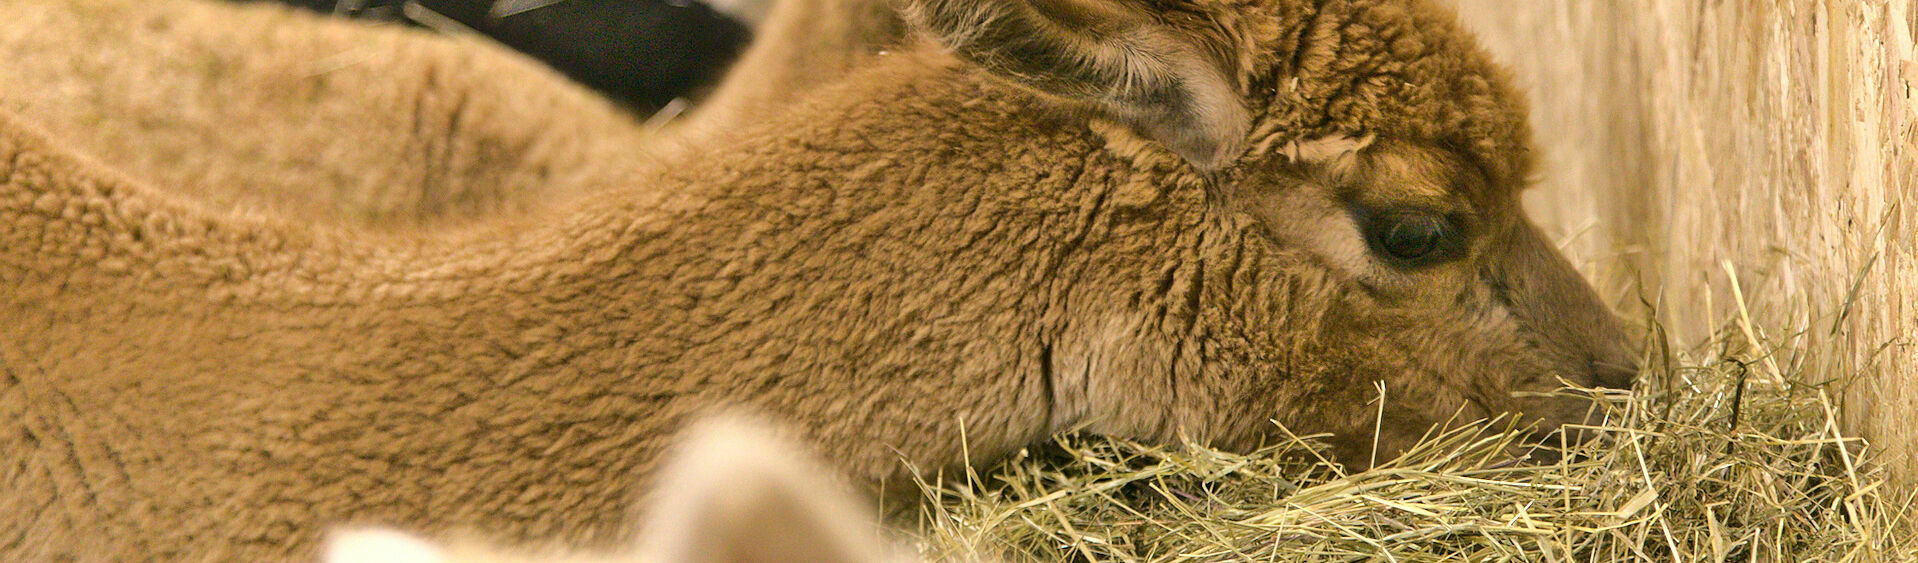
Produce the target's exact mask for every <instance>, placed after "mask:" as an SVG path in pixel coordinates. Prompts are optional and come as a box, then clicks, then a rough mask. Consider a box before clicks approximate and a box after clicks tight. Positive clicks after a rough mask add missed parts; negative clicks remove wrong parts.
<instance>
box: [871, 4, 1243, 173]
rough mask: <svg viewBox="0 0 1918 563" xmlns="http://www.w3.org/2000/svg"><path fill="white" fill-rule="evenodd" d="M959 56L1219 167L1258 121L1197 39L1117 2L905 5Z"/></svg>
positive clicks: (916, 22)
mask: <svg viewBox="0 0 1918 563" xmlns="http://www.w3.org/2000/svg"><path fill="white" fill-rule="evenodd" d="M897 1H899V2H900V4H901V6H900V11H901V13H903V14H904V15H905V17H906V19H907V20H908V21H911V22H912V23H913V24H914V25H915V26H917V27H918V28H919V29H920V30H922V31H923V32H925V33H926V34H928V35H930V36H931V37H932V38H933V39H935V40H937V41H938V42H939V43H940V44H942V45H944V46H945V47H946V48H948V49H951V50H952V51H953V52H954V53H956V54H958V55H959V56H960V57H962V58H965V59H968V60H970V61H972V62H974V63H976V64H979V65H980V66H983V67H985V68H986V69H988V70H991V71H993V72H994V73H996V74H999V75H1002V76H1005V77H1007V78H1010V79H1012V80H1013V81H1014V82H1017V83H1019V84H1022V85H1025V86H1027V87H1030V88H1033V89H1035V90H1038V91H1040V92H1044V93H1046V94H1051V95H1054V96H1059V97H1062V98H1066V99H1069V100H1074V101H1078V102H1083V103H1090V104H1092V105H1093V106H1095V107H1097V108H1099V109H1100V110H1101V111H1103V112H1104V113H1105V114H1106V115H1107V116H1108V117H1111V118H1113V119H1117V120H1119V121H1121V122H1124V123H1126V124H1127V125H1129V126H1131V127H1132V128H1133V129H1135V130H1137V131H1138V132H1139V133H1140V134H1142V135H1144V136H1145V137H1147V138H1149V139H1152V140H1153V141H1156V142H1158V143H1159V144H1160V145H1162V146H1164V147H1165V148H1167V149H1169V150H1171V151H1172V152H1174V153H1178V154H1179V155H1180V156H1183V157H1185V159H1186V160H1188V161H1190V162H1191V163H1192V164H1193V165H1195V166H1197V167H1199V168H1200V169H1202V170H1215V169H1218V168H1220V167H1222V166H1224V165H1225V164H1227V163H1229V162H1230V161H1231V160H1232V159H1234V158H1237V157H1238V156H1239V152H1240V151H1241V150H1242V147H1243V146H1244V141H1245V136H1246V131H1247V129H1248V128H1249V127H1250V119H1251V118H1250V115H1249V114H1248V113H1247V111H1246V109H1245V105H1244V103H1243V101H1242V100H1241V98H1240V95H1239V93H1238V92H1237V90H1236V89H1235V88H1234V86H1233V80H1231V79H1230V78H1228V77H1229V76H1231V73H1229V72H1228V71H1227V69H1225V68H1222V66H1221V63H1219V62H1216V61H1214V60H1213V59H1211V58H1208V57H1206V56H1205V55H1204V53H1205V52H1207V50H1206V49H1203V48H1201V45H1200V44H1199V43H1198V41H1199V40H1198V39H1196V38H1195V37H1193V36H1191V35H1190V34H1186V33H1181V32H1180V31H1179V30H1177V29H1174V28H1172V27H1171V26H1168V25H1166V24H1164V23H1160V22H1158V21H1156V20H1155V19H1154V18H1152V17H1150V16H1149V15H1147V14H1141V13H1136V12H1133V11H1131V10H1129V9H1128V8H1125V7H1122V6H1120V5H1119V4H1117V3H1115V2H1114V1H1113V0H897Z"/></svg>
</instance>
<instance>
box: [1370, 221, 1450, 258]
mask: <svg viewBox="0 0 1918 563" xmlns="http://www.w3.org/2000/svg"><path fill="white" fill-rule="evenodd" d="M1390 223H1391V226H1389V227H1387V228H1386V231H1385V233H1384V234H1383V236H1382V237H1381V240H1379V247H1380V248H1381V249H1382V250H1384V251H1385V253H1386V254H1390V255H1392V257H1393V258H1398V259H1400V260H1406V261H1411V262H1421V261H1424V260H1426V259H1427V258H1429V257H1431V256H1432V255H1433V254H1434V253H1437V252H1438V251H1439V249H1440V247H1441V246H1442V245H1443V243H1444V242H1445V234H1446V233H1445V222H1444V221H1443V220H1441V219H1439V218H1438V217H1433V216H1431V215H1413V216H1408V217H1398V218H1395V219H1392V220H1390Z"/></svg>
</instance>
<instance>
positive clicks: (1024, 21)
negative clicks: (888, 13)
mask: <svg viewBox="0 0 1918 563" xmlns="http://www.w3.org/2000/svg"><path fill="white" fill-rule="evenodd" d="M1321 4H1323V6H1321ZM1154 6H1155V7H1154V8H1153V9H1154V10H1156V11H1155V12H1153V13H1143V12H1140V11H1139V10H1141V9H1143V8H1139V7H1136V6H1133V5H1130V4H1127V5H1124V6H1121V5H1119V4H1111V5H1103V6H1099V7H1091V6H1081V5H1067V4H1063V3H1045V4H1040V5H1025V4H1017V3H1011V2H1001V1H995V0H927V1H923V2H911V3H909V5H908V6H906V8H907V9H906V12H907V13H909V14H912V15H913V16H914V18H915V19H917V20H918V22H917V24H918V25H920V26H922V27H923V29H926V30H927V31H929V32H930V35H932V36H933V37H934V38H935V39H936V40H938V42H939V43H940V44H942V45H944V46H946V48H948V49H950V50H951V51H952V52H954V53H956V54H957V55H958V56H956V57H955V56H954V55H952V54H946V53H944V52H941V51H939V50H936V49H932V48H922V49H915V50H913V51H911V52H906V53H901V54H896V55H890V56H885V57H876V58H873V59H870V60H871V61H872V62H871V63H870V64H869V66H868V67H867V68H862V69H859V70H857V71H855V72H854V73H852V74H850V75H848V76H847V77H845V78H844V79H842V80H839V81H837V82H836V83H835V84H833V85H830V86H827V87H824V88H822V89H820V90H818V91H816V92H814V93H813V94H812V95H811V96H809V97H808V99H807V100H805V101H802V102H799V103H796V104H794V105H792V106H790V107H788V108H787V109H786V110H785V111H782V112H779V113H777V114H769V115H765V116H763V118H761V119H758V120H756V121H755V122H754V123H751V124H750V126H742V127H741V128H739V129H737V130H735V131H732V132H729V133H727V134H724V135H718V136H714V137H712V138H710V139H708V140H707V141H705V142H704V143H703V144H702V145H700V146H699V148H700V149H701V150H698V151H689V152H688V153H687V157H686V159H685V160H683V161H681V162H677V163H674V165H673V166H672V167H670V168H659V169H652V170H648V171H646V172H645V177H644V179H643V180H641V181H638V182H637V183H635V184H634V185H633V186H632V187H630V188H625V189H620V190H611V191H605V192H599V193H595V194H592V195H589V196H586V197H582V198H579V199H577V200H574V201H572V202H570V203H568V204H567V205H565V206H564V207H563V208H559V209H554V210H552V211H550V212H545V213H537V214H533V215H528V216H516V217H503V218H499V219H496V220H494V221H491V222H488V223H485V224H481V225H476V226H473V227H471V228H466V229H460V230H457V231H446V232H433V233H422V234H420V235H418V236H410V237H406V238H403V239H402V238H387V237H372V236H366V235H363V234H355V233H348V232H342V231H337V230H331V229H328V228H324V227H314V226H310V225H296V224H291V223H288V222H284V221H279V220H275V219H271V218H261V217H231V216H225V215H220V214H216V213H210V212H207V211H205V210H202V209H200V208H197V207H195V206H193V205H191V204H189V203H186V202H185V201H184V200H181V199H178V198H174V197H169V196H168V195H166V193H165V192H161V191H156V190H153V189H151V188H149V187H147V186H145V185H144V184H141V183H139V182H137V181H134V180H130V179H126V178H125V177H123V176H122V175H120V174H119V173H116V172H110V171H106V166H105V165H103V164H101V163H99V162H97V161H95V160H92V159H90V158H87V157H83V156H78V155H76V154H75V153H74V152H72V151H69V150H67V149H64V148H62V147H61V146H60V145H58V144H57V143H56V142H54V141H52V140H50V139H49V138H47V136H46V135H45V134H43V133H40V132H36V131H34V130H32V129H31V128H30V127H29V126H26V125H24V124H23V123H22V122H21V121H20V120H19V119H16V118H14V117H11V116H7V117H0V287H4V288H7V290H6V291H4V292H0V420H7V421H15V422H14V423H15V424H17V425H18V428H17V429H15V430H11V431H4V432H0V459H6V460H9V461H8V462H7V464H6V465H0V476H4V479H5V484H6V485H7V491H8V493H7V494H6V495H4V496H0V558H4V559H29V560H32V559H46V558H51V557H54V556H57V555H62V554H70V555H78V556H81V557H83V558H116V557H117V558H135V557H138V558H146V557H153V558H182V557H193V558H199V557H218V558H251V557H276V556H291V555H309V554H311V553H312V551H311V550H312V548H313V547H314V546H315V542H316V540H317V538H318V537H319V534H320V533H321V532H322V531H323V529H324V526H326V525H331V524H353V523H359V524H380V525H390V526H397V527H400V528H401V529H407V530H415V531H421V532H427V533H440V532H443V531H452V530H469V531H475V532H478V533H483V534H486V535H488V536H492V537H499V538H501V539H503V540H504V541H509V542H522V541H534V540H539V541H563V542H569V543H574V544H578V545H583V546H587V547H592V546H611V545H615V544H617V543H619V542H621V541H623V540H625V539H627V538H626V536H628V535H630V534H631V531H632V530H633V522H632V520H633V518H632V517H631V515H630V514H629V510H628V509H627V507H628V506H631V505H632V492H631V491H632V487H633V486H634V484H635V483H636V482H638V481H637V480H636V479H635V476H640V475H644V474H646V473H647V472H648V471H649V469H650V468H651V467H652V465H653V464H654V463H655V459H656V458H657V456H658V453H659V450H660V449H661V444H663V443H664V440H665V439H664V437H665V436H668V435H670V433H671V432H673V431H674V430H675V429H676V428H678V427H679V426H680V425H681V424H682V423H683V421H685V420H687V419H688V417H691V416H696V415H699V414H701V413H704V412H708V411H710V410H712V409H715V408H727V407H732V408H745V409H749V410H755V411H759V412H763V413H766V414H767V415H770V416H773V417H776V418H778V419H780V420H782V421H785V422H787V423H790V424H792V425H794V426H795V427H798V428H803V429H805V432H806V438H807V439H809V440H811V442H812V443H813V444H814V445H815V446H816V447H818V448H819V449H820V450H821V451H822V452H823V453H824V454H825V455H826V457H827V459H830V460H832V461H833V462H834V463H835V464H836V465H837V466H838V468H839V469H841V470H844V471H846V472H848V473H849V474H850V475H852V476H853V477H854V478H855V479H856V480H857V481H858V482H860V483H875V484H876V483H884V482H887V481H897V480H899V479H900V477H901V476H902V475H903V474H904V469H903V468H904V467H905V464H906V463H911V464H916V465H917V466H919V467H921V468H926V469H928V470H931V469H938V468H942V467H950V466H953V465H955V464H957V463H960V462H961V460H962V459H970V460H972V461H973V462H975V463H979V462H988V461H991V460H994V459H996V458H999V457H1001V456H1003V455H1004V454H1006V453H1008V452H1011V451H1014V450H1016V449H1018V448H1020V447H1023V446H1026V445H1029V444H1032V443H1034V442H1036V441H1039V440H1043V439H1045V437H1047V436H1049V435H1050V434H1052V433H1053V432H1055V431H1059V430H1062V429H1068V428H1085V429H1089V430H1091V431H1094V432H1100V433H1105V434H1110V435H1117V436H1124V437H1129V438H1134V439H1139V440H1147V441H1156V442H1170V441H1174V440H1177V439H1179V438H1180V437H1187V438H1192V439H1196V440H1200V441H1203V442H1206V443H1210V444H1216V445H1219V446H1223V447H1243V446H1249V445H1251V444H1254V443H1257V442H1259V441H1260V440H1262V439H1266V438H1267V437H1269V436H1272V435H1274V434H1275V433H1277V432H1279V430H1278V427H1277V426H1275V425H1274V424H1272V422H1273V421H1276V422H1278V423H1280V424H1283V425H1284V426H1285V427H1286V428H1288V429H1289V430H1290V431H1293V432H1297V433H1302V434H1303V433H1316V432H1330V433H1335V434H1336V435H1337V438H1336V439H1335V440H1334V446H1335V447H1336V449H1337V453H1338V455H1339V456H1340V458H1341V459H1342V460H1345V461H1347V462H1349V463H1352V464H1354V465H1358V466H1363V465H1365V464H1366V463H1367V462H1368V461H1369V460H1371V459H1373V458H1374V456H1378V457H1385V456H1390V455H1392V453H1394V452H1396V451H1398V450H1400V449H1402V448H1404V447H1405V446H1407V445H1408V444H1410V443H1411V442H1412V441H1413V440H1415V439H1416V438H1417V437H1418V436H1419V435H1420V434H1422V433H1423V432H1425V431H1427V430H1428V429H1429V428H1431V427H1432V426H1433V425H1435V424H1445V423H1448V422H1450V421H1458V422H1463V421H1469V420H1473V419H1480V418H1485V417H1490V416H1494V415H1499V414H1503V413H1522V416H1523V418H1524V420H1528V421H1533V422H1536V423H1538V424H1539V427H1540V428H1541V430H1542V431H1545V430H1550V429H1553V428H1557V427H1558V426H1559V425H1561V424H1564V423H1568V422H1577V421H1579V420H1582V418H1583V413H1584V412H1585V407H1586V406H1585V405H1584V404H1582V403H1581V402H1580V401H1578V400H1575V399H1570V398H1551V397H1542V396H1540V394H1541V393H1544V392H1548V391H1551V390H1553V389H1555V388H1557V387H1559V386H1560V381H1561V380H1563V381H1569V382H1571V383H1577V384H1588V385H1589V384H1598V385H1610V386H1616V385H1623V384H1626V383H1628V382H1629V379H1630V376H1631V373H1632V371H1631V368H1630V367H1629V366H1630V365H1631V356H1630V354H1629V353H1628V352H1627V351H1626V347H1625V342H1624V338H1623V336H1622V332H1621V331H1620V329H1619V328H1618V326H1617V324H1616V322H1615V320H1614V319H1613V318H1612V316H1611V315H1610V314H1609V313H1608V312H1607V311H1606V310H1605V309H1604V307H1603V306H1602V305H1601V304H1600V303H1599V302H1598V300H1597V299H1596V298H1595V297H1594V296H1593V295H1592V293H1591V291H1590V289H1589V288H1588V287H1587V286H1586V285H1585V284H1584V282H1583V281H1582V280H1581V279H1580V278H1579V277H1578V275H1577V274H1576V273H1575V272H1574V271H1573V270H1572V269H1571V267H1570V266H1568V265H1567V264H1566V263H1565V262H1564V261H1563V260H1562V259H1561V258H1560V257H1559V256H1558V255H1557V254H1556V252H1555V250H1554V249H1553V248H1552V247H1551V245H1550V244H1548V243H1547V241H1545V240H1544V239H1543V238H1542V237H1541V236H1540V235H1539V234H1538V232H1537V230H1536V229H1535V228H1534V227H1532V226H1531V225H1530V224H1529V223H1528V222H1527V220H1526V219H1525V217H1524V216H1523V214H1522V213H1521V211H1520V209H1519V206H1518V200H1517V198H1518V192H1519V190H1520V188H1521V187H1522V186H1523V184H1524V180H1525V177H1526V174H1527V173H1528V171H1529V170H1530V166H1531V164H1530V162H1531V153H1530V150H1529V147H1528V139H1527V138H1526V130H1525V128H1524V115H1523V108H1522V107H1520V105H1519V103H1518V101H1517V98H1516V96H1515V95H1514V94H1513V93H1512V92H1511V90H1510V89H1509V88H1508V87H1507V86H1506V83H1505V79H1504V78H1503V76H1502V74H1500V73H1499V72H1498V71H1497V70H1496V69H1495V68H1493V66H1492V65H1491V64H1490V63H1489V62H1487V61H1486V59H1485V57H1484V56H1483V55H1482V54H1481V53H1480V52H1479V51H1478V50H1477V48H1476V47H1475V46H1474V45H1473V42H1472V40H1471V39H1470V38H1469V37H1468V36H1467V35H1466V34H1465V33H1464V32H1462V31H1460V30H1459V29H1458V28H1457V27H1456V26H1455V25H1454V24H1453V22H1452V20H1451V17H1450V15H1449V14H1447V13H1445V12H1444V11H1442V10H1441V9H1439V8H1436V7H1434V6H1432V5H1430V4H1428V3H1425V2H1421V1H1413V0H1374V1H1354V2H1330V3H1318V2H1305V1H1303V0H1263V1H1257V2H1249V3H1243V4H1240V3H1222V2H1218V1H1216V0H1189V1H1182V2H1175V3H1170V4H1156V5H1154ZM1381 386H1382V387H1383V388H1384V390H1385V402H1384V403H1383V406H1382V407H1381V406H1380V405H1379V404H1376V403H1374V402H1373V400H1374V399H1375V398H1377V396H1378V394H1379V388H1380V387H1381ZM1375 425H1376V427H1377V428H1378V429H1379V430H1380V432H1378V433H1377V435H1376V436H1375V435H1374V430H1373V429H1374V428H1375ZM968 455H969V457H967V456H968Z"/></svg>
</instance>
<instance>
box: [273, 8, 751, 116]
mask: <svg viewBox="0 0 1918 563" xmlns="http://www.w3.org/2000/svg"><path fill="white" fill-rule="evenodd" d="M276 1H278V2H281V3H283V4H290V5H294V6H300V7H304V8H307V9H311V10H315V11H319V12H325V13H332V14H340V15H346V16H351V17H358V18H365V19H378V20H388V21H406V22H409V23H413V24H416V25H424V26H426V27H434V28H439V27H444V24H445V23H447V22H452V23H457V24H459V25H461V26H465V27H467V28H470V29H472V30H474V31H477V32H479V33H481V34H484V35H486V36H489V37H492V38H493V39H495V40H497V41H499V42H500V43H503V44H505V45H506V46H508V47H512V48H513V49H516V50H519V51H520V52H523V53H526V54H528V55H532V56H533V57H534V58H537V59H539V60H541V61H545V62H546V64H548V65H552V67H553V68H556V69H559V70H560V71H561V72H564V73H566V75H567V76H570V77H572V78H573V79H574V80H577V81H579V82H581V83H584V84H586V85H587V86H591V87H593V88H595V89H597V90H599V91H601V92H604V93H606V94H607V95H609V96H612V97H614V98H618V99H620V100H623V101H626V102H628V103H631V104H633V105H635V106H638V108H639V109H641V110H643V111H646V112H651V111H653V110H657V109H659V108H661V107H664V106H665V105H666V104H667V102H671V101H672V100H673V99H674V98H679V97H683V96H687V95H689V94H692V93H694V92H695V91H696V90H698V89H699V88H701V87H703V86H706V85H708V84H710V83H711V82H712V81H713V80H714V79H717V78H719V76H720V74H721V72H723V71H724V70H725V68H726V66H727V65H729V64H731V63H732V61H733V59H734V58H735V57H737V56H738V55H739V52H740V50H741V49H742V48H744V47H745V45H746V42H747V40H748V39H750V38H751V31H750V30H749V29H748V28H747V27H746V25H745V24H743V23H741V22H739V21H738V20H735V19H733V18H731V17H728V16H727V15H725V14H721V13H719V12H716V11H714V10H713V9H712V8H710V7H707V6H706V5H705V4H703V3H700V2H697V1H694V0H404V1H402V0H276Z"/></svg>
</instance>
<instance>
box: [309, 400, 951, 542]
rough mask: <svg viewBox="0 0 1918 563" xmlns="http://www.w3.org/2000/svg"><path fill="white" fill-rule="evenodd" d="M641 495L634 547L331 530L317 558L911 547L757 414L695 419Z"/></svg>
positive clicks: (364, 530)
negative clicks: (558, 548)
mask: <svg viewBox="0 0 1918 563" xmlns="http://www.w3.org/2000/svg"><path fill="white" fill-rule="evenodd" d="M673 455H674V458H673V459H672V460H671V461H669V462H668V465H667V466H666V467H665V469H664V471H663V472H662V473H660V480H659V481H658V482H657V484H658V487H659V488H658V491H657V492H656V493H655V494H654V495H653V496H652V497H651V502H652V503H653V504H651V506H650V508H651V511H650V512H649V513H648V514H647V515H646V517H645V519H644V520H643V522H644V527H643V528H641V531H640V541H639V544H638V547H637V549H635V550H632V551H630V552H619V553H609V554H567V553H543V554H542V553H537V552H535V553H530V554H529V553H517V552H513V551H511V550H507V549H501V548H499V547H495V546H487V545H478V544H473V543H468V542H460V543H450V544H438V543H435V542H433V541H431V540H427V539H424V538H420V537H416V536H413V535H410V534H407V533H404V532H400V531H396V530H391V529H384V528H363V529H354V530H343V531H340V532H336V533H335V534H334V535H333V537H332V538H331V539H330V540H329V541H328V542H327V547H326V557H325V561H326V563H481V562H502V563H503V562H509V561H511V562H529V561H555V562H558V561H572V562H587V561H608V562H610V561H622V562H624V561H631V562H662V563H663V562H672V563H682V562H684V563H706V562H783V561H819V562H862V563H863V562H882V561H910V560H914V559H915V558H914V557H911V556H910V554H911V551H910V550H907V549H905V548H903V547H898V546H894V545H892V544H891V543H889V542H887V541H886V540H885V539H884V537H883V536H882V534H881V531H880V527H879V522H878V518H877V517H876V516H875V515H874V514H873V513H872V511H870V510H868V509H867V508H866V507H864V506H861V505H860V503H859V502H858V501H857V500H855V497H854V496H853V495H852V494H851V493H850V492H848V491H846V490H845V489H844V488H843V487H842V486H841V484H840V483H838V482H836V481H834V480H833V479H832V478H831V477H829V475H830V474H829V473H828V471H827V470H826V469H824V467H823V466H822V465H821V464H820V463H818V462H817V461H815V460H814V459H812V458H811V456H808V455H805V454H802V453H800V452H799V451H798V450H797V449H796V448H795V447H794V446H792V445H791V444H789V443H787V442H786V441H784V440H781V439H779V438H777V437H775V436H774V434H773V433H772V432H771V431H769V430H767V429H766V428H765V427H764V426H762V425H761V424H759V423H757V422H753V421H747V420H744V419H740V418H719V419H714V420H709V421H706V422H703V423H700V424H697V425H695V426H694V427H693V428H692V429H691V430H689V431H688V432H687V434H686V436H685V442H684V443H683V445H682V447H681V449H680V450H679V451H677V452H676V453H674V454H673Z"/></svg>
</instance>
